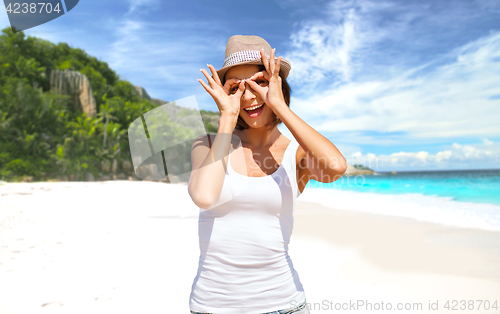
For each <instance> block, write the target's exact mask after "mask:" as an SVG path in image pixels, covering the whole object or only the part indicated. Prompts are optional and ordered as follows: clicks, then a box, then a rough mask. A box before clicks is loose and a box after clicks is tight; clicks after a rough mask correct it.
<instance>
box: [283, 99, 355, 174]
mask: <svg viewBox="0 0 500 314" xmlns="http://www.w3.org/2000/svg"><path fill="white" fill-rule="evenodd" d="M274 113H275V114H276V115H277V116H278V117H279V118H280V119H281V121H283V123H284V124H285V125H286V127H287V128H288V129H289V130H290V132H292V134H293V136H294V137H295V139H296V140H297V142H298V143H299V144H300V147H299V148H298V151H299V152H298V155H299V156H301V158H300V160H299V163H298V164H297V166H298V167H300V170H299V173H302V174H303V175H304V177H302V178H298V180H299V181H305V183H306V184H307V182H308V181H309V180H310V179H313V180H316V181H319V182H323V183H330V182H333V181H335V180H337V179H339V178H340V177H341V176H342V175H343V174H344V173H345V172H346V170H347V161H346V160H345V158H344V156H342V154H341V153H340V151H339V150H338V149H337V147H335V145H333V144H332V142H330V141H329V140H328V139H327V138H326V137H324V136H323V135H321V134H320V133H318V132H317V131H316V130H314V129H313V128H312V127H310V126H309V125H308V124H307V123H305V122H304V121H303V120H302V119H301V118H299V117H298V116H297V115H296V114H295V113H294V112H293V111H292V110H291V109H290V108H289V107H288V106H287V105H286V103H285V102H283V103H282V104H281V105H278V106H275V109H274Z"/></svg>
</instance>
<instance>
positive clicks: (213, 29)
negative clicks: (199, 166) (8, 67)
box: [0, 0, 500, 171]
mask: <svg viewBox="0 0 500 314" xmlns="http://www.w3.org/2000/svg"><path fill="white" fill-rule="evenodd" d="M8 23H9V21H8V18H7V14H6V12H5V11H3V10H2V12H0V26H1V27H2V28H4V27H6V26H8V25H9V24H8ZM25 33H26V34H27V35H30V36H36V37H40V38H44V39H47V40H50V41H52V42H54V43H58V42H66V43H68V44H69V45H71V46H72V47H75V48H81V49H83V50H85V51H86V52H87V53H89V54H90V55H93V56H96V57H97V58H99V59H100V60H102V61H105V62H107V63H108V64H109V65H110V66H111V67H112V68H113V69H114V70H115V71H116V72H117V73H118V74H119V75H120V76H121V78H122V79H126V80H129V81H130V82H132V83H133V84H134V85H140V86H143V87H144V88H146V90H147V91H148V93H149V94H150V95H151V96H152V97H155V98H160V99H164V100H167V101H173V100H176V99H180V98H184V97H188V96H191V95H195V96H196V99H197V102H198V106H199V108H200V109H206V110H213V111H215V110H217V106H216V105H215V103H214V101H213V99H212V98H211V97H210V95H208V94H207V93H206V91H205V90H204V89H203V87H202V86H201V85H200V84H199V83H198V82H197V81H196V80H197V79H198V78H204V77H203V75H202V74H201V72H200V71H199V69H200V68H206V64H207V63H211V64H213V65H214V66H215V67H216V68H220V67H221V66H222V63H223V61H224V50H225V46H226V43H227V40H228V38H229V37H230V36H232V35H235V34H242V35H258V36H261V37H263V38H265V39H266V40H267V41H268V42H269V43H270V44H271V46H272V47H273V48H276V53H277V55H281V56H283V57H284V58H285V59H287V60H289V61H290V62H291V64H292V70H291V72H290V75H289V77H288V81H289V83H290V85H291V87H292V100H291V105H290V108H291V109H292V110H293V111H294V112H295V113H296V114H297V115H298V116H299V117H300V118H301V119H303V120H304V121H305V122H306V123H308V124H309V125H310V126H311V127H313V128H314V129H316V130H317V131H318V132H320V133H321V134H323V135H324V136H325V137H327V138H328V139H329V140H330V141H331V142H332V143H333V144H335V145H336V146H337V147H338V149H339V150H340V151H341V152H342V154H343V155H344V157H346V159H347V160H348V162H349V163H351V164H354V163H362V164H364V165H367V166H370V167H371V168H373V169H375V170H378V171H393V170H396V171H398V170H399V171H403V170H406V171H417V170H440V169H442V170H445V169H488V168H500V123H499V121H500V84H499V82H500V1H497V0H490V1H486V0H485V1H472V0H467V1H460V0H454V1H446V0H441V1H439V0H432V1H424V0H419V1H407V0H400V1H367V0H363V1H314V2H312V1H298V0H296V1H295V0H292V1H282V2H276V1H262V2H259V1H254V2H251V3H246V4H245V3H244V2H237V1H213V2H202V1H159V0H128V1H123V0H122V1H114V0H108V1H95V0H86V1H85V0H82V1H80V3H79V4H78V5H77V6H76V7H75V8H74V9H73V10H72V11H71V12H69V13H68V14H66V15H64V16H62V17H60V18H58V19H56V20H53V21H51V22H49V23H46V24H44V25H41V26H38V27H35V28H32V29H28V30H26V31H25ZM279 128H280V130H281V131H282V132H283V133H284V134H285V136H287V137H288V138H290V139H292V138H293V135H292V134H291V133H290V132H289V131H288V129H287V128H286V126H285V125H284V124H282V125H281V126H280V127H279Z"/></svg>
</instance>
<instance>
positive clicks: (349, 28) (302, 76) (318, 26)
mask: <svg viewBox="0 0 500 314" xmlns="http://www.w3.org/2000/svg"><path fill="white" fill-rule="evenodd" d="M387 6H390V4H389V3H385V2H382V1H380V2H378V3H377V6H373V5H372V3H371V2H369V1H351V0H348V1H335V2H331V3H330V4H329V5H327V7H326V8H325V12H326V15H327V16H328V18H327V19H314V20H308V21H303V22H302V23H301V28H300V29H299V30H298V31H297V32H296V33H293V34H291V38H290V39H291V46H290V48H291V49H290V53H289V54H287V55H286V56H284V57H285V58H286V59H288V60H290V62H291V63H292V64H293V74H292V75H291V77H290V79H291V81H292V82H293V81H297V82H299V83H300V84H304V82H306V81H307V82H309V84H311V85H313V84H315V83H317V82H320V81H322V80H324V79H325V78H332V77H334V78H336V79H340V80H342V81H350V80H351V78H352V77H353V75H354V72H355V69H356V68H357V67H358V66H360V64H359V61H360V60H359V59H362V57H363V53H365V52H366V51H367V49H369V48H370V47H371V46H372V45H373V44H374V43H376V42H378V41H380V40H381V39H382V38H384V37H386V36H387V32H386V30H384V29H381V28H379V27H377V26H376V25H375V24H374V23H372V22H373V20H372V19H369V18H367V17H368V15H369V14H370V13H373V12H375V11H378V10H380V9H384V8H386V7H387ZM369 11H371V12H369ZM309 84H308V85H309Z"/></svg>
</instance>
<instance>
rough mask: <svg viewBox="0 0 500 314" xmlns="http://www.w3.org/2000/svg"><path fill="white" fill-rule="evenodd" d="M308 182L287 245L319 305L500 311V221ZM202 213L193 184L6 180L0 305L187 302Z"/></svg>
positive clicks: (149, 307)
mask: <svg viewBox="0 0 500 314" xmlns="http://www.w3.org/2000/svg"><path fill="white" fill-rule="evenodd" d="M308 193H309V191H308V189H307V188H306V190H305V191H304V193H303V194H302V195H301V196H300V197H299V198H298V203H297V207H296V211H295V226H294V233H293V236H292V240H291V244H290V252H289V253H290V256H291V258H292V261H293V263H294V266H295V268H296V270H297V271H298V273H299V276H300V279H301V281H302V283H303V285H304V289H305V291H306V297H307V301H308V303H309V306H310V308H311V313H334V312H357V313H380V312H385V311H384V310H382V308H380V307H381V306H383V308H384V309H386V311H392V312H395V313H450V312H455V313H456V312H458V313H498V312H499V311H500V250H499V249H498V248H500V232H499V231H489V230H481V229H473V228H460V227H452V226H445V225H441V224H437V223H431V222H423V221H417V220H415V219H411V218H404V217H394V216H390V215H375V214H370V213H366V212H360V211H355V210H352V209H349V208H346V206H344V205H343V204H346V199H345V198H347V197H352V194H350V193H341V192H340V193H339V194H337V197H339V199H338V202H335V201H332V202H331V204H332V206H333V207H327V206H324V205H322V204H320V203H316V202H311V200H310V198H311V197H307V194H308ZM351 193H352V192H351ZM342 195H344V196H343V197H344V199H341V198H342ZM357 197H359V198H360V199H362V198H363V197H365V198H366V197H367V196H366V195H362V193H357ZM301 199H302V200H301ZM367 201H368V202H369V201H370V200H367ZM336 204H339V205H338V206H337V205H336ZM197 218H198V208H197V207H196V205H194V203H192V201H191V199H190V197H189V194H188V193H187V186H185V185H175V184H164V183H159V182H147V181H142V182H139V181H105V182H54V183H45V182H40V183H7V184H3V185H0V313H5V314H8V313H38V312H40V313H42V312H43V313H115V312H116V313H117V312H123V313H132V312H136V313H137V312H140V313H189V308H188V300H189V293H190V289H191V284H192V282H193V279H194V277H195V275H196V270H197V266H198V255H199V249H198V229H197ZM469 300H471V301H469ZM479 300H482V303H481V304H480V302H479ZM447 301H449V303H448V305H449V308H446V307H445V306H446V302H447ZM463 301H465V302H466V303H465V304H466V305H464V303H463ZM495 301H496V306H498V307H499V308H497V309H494V308H492V307H493V306H494V302H495ZM471 302H473V303H471ZM366 303H371V306H372V308H371V309H370V307H369V304H366ZM398 303H401V305H402V306H403V307H405V306H406V307H407V308H406V309H403V310H400V311H398V310H396V311H395V309H396V307H397V306H398ZM418 304H420V305H418ZM487 304H489V305H488V306H489V307H490V309H489V310H486V309H485V306H486V305H487ZM388 305H390V306H391V307H392V308H391V309H388ZM401 305H400V306H401ZM429 307H431V308H429ZM464 307H465V308H464ZM479 307H481V308H480V309H478V308H479ZM453 308H455V309H456V310H452V309H453Z"/></svg>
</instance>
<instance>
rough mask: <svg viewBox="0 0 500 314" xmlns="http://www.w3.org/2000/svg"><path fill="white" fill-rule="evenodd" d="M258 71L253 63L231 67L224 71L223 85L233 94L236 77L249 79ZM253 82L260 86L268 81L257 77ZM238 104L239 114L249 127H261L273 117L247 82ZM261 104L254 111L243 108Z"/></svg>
mask: <svg viewBox="0 0 500 314" xmlns="http://www.w3.org/2000/svg"><path fill="white" fill-rule="evenodd" d="M259 71H260V69H259V66H258V65H255V64H244V65H237V66H235V67H232V68H231V69H229V71H227V72H226V82H225V83H224V86H226V87H227V88H228V90H229V94H234V93H236V91H237V90H238V82H237V81H236V79H240V80H242V79H249V78H251V77H252V76H253V75H254V74H255V73H257V72H259ZM264 71H265V70H264ZM255 82H256V83H257V84H259V85H260V86H262V87H266V86H268V85H269V82H268V81H267V80H266V79H265V78H262V77H259V78H258V79H257V80H256V81H255ZM240 104H241V107H240V116H241V118H242V119H243V120H244V121H245V122H246V123H247V124H248V126H250V127H251V128H259V127H262V126H264V125H265V124H266V123H267V122H268V121H269V120H270V119H273V118H274V117H275V115H274V112H273V110H272V109H270V108H269V106H267V105H266V104H265V102H264V100H263V99H262V97H261V96H260V95H259V94H258V93H257V92H256V91H254V90H253V89H252V88H251V87H250V85H249V84H248V83H245V91H244V92H243V95H241V100H240ZM261 104H264V105H263V106H262V107H261V108H258V109H257V110H255V111H250V112H249V111H247V110H245V108H248V107H252V106H256V105H261Z"/></svg>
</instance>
